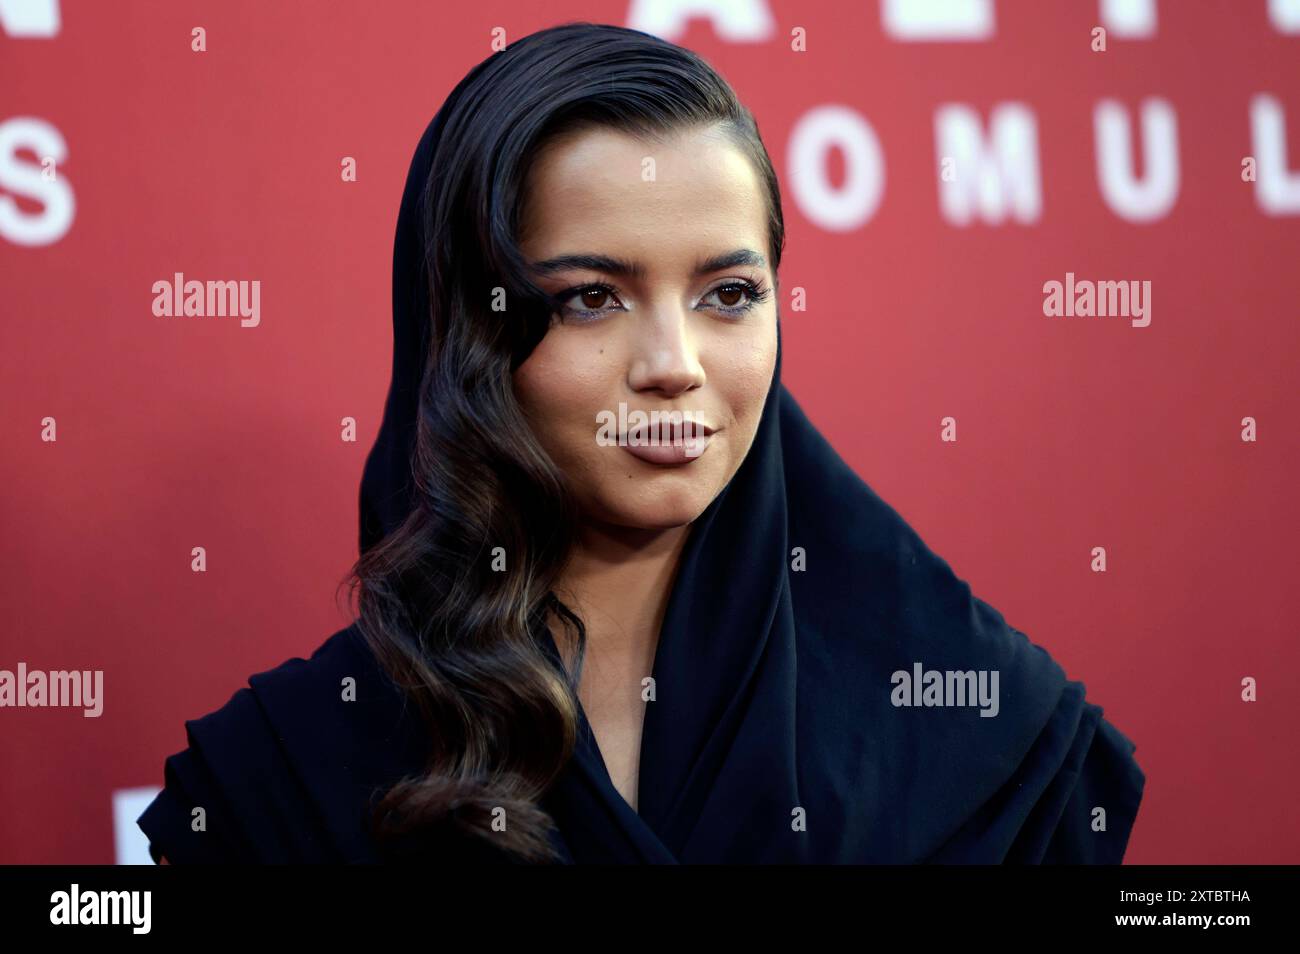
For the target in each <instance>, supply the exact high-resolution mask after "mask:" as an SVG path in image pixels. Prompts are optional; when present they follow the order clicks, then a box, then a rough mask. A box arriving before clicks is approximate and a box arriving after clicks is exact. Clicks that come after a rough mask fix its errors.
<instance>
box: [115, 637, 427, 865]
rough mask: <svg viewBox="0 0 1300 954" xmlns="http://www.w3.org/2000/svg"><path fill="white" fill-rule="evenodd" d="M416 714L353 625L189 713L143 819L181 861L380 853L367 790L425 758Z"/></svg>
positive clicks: (350, 857)
mask: <svg viewBox="0 0 1300 954" xmlns="http://www.w3.org/2000/svg"><path fill="white" fill-rule="evenodd" d="M413 715H414V714H413V713H408V712H407V711H406V706H405V700H404V697H403V696H402V694H401V693H400V691H399V690H398V689H397V687H396V686H395V685H394V684H393V683H392V681H391V680H390V679H388V677H387V676H386V674H385V673H383V672H382V670H381V669H380V667H379V665H378V662H377V660H376V659H375V658H374V656H373V654H372V653H371V652H370V650H369V648H368V646H367V645H366V642H365V639H364V637H363V636H362V635H361V633H360V631H359V630H358V629H357V628H356V626H355V624H354V625H353V626H349V627H348V628H346V629H343V630H340V631H339V632H336V633H335V634H333V635H332V636H330V637H329V638H328V639H327V640H325V642H323V643H322V644H321V645H320V646H318V647H317V649H316V650H315V651H314V652H313V653H312V654H311V656H310V657H309V658H305V659H304V658H302V657H293V658H291V659H287V660H285V661H284V662H282V663H280V664H279V665H277V666H275V667H274V668H272V669H269V670H266V671H263V672H259V673H255V674H254V675H252V676H250V677H249V679H248V685H247V686H245V687H243V688H240V689H238V690H236V691H235V692H234V693H233V694H232V695H231V697H230V699H229V700H228V701H227V702H226V703H225V704H224V705H222V706H221V707H220V708H218V709H216V710H214V711H212V712H209V713H207V714H206V715H203V716H200V717H198V718H194V719H189V720H187V721H186V722H185V733H186V742H187V747H186V748H185V749H184V750H183V751H181V752H177V753H175V754H174V755H171V756H169V757H168V758H167V759H166V760H165V761H164V766H163V777H164V787H163V790H162V791H161V792H160V793H159V795H158V796H157V797H156V798H155V799H154V801H153V802H152V803H151V804H150V805H149V807H148V808H147V809H146V810H145V812H144V813H143V814H142V815H141V816H140V818H139V819H138V820H137V824H139V826H140V828H141V830H142V831H144V833H145V835H146V836H148V838H149V841H150V851H151V854H152V855H153V857H154V859H155V860H157V859H158V857H159V856H160V855H166V857H167V859H168V860H169V861H170V862H172V863H174V864H180V863H186V862H205V861H206V862H218V861H248V862H278V861H296V862H313V861H315V862H327V861H357V862H364V861H373V860H376V859H375V858H374V854H373V851H374V849H373V845H372V842H371V840H370V838H369V834H368V831H367V829H366V826H365V820H366V816H367V813H368V808H369V804H370V799H371V796H372V795H373V793H374V792H375V790H376V788H378V787H380V786H384V785H388V784H391V783H392V782H394V781H396V780H397V779H398V778H400V777H401V776H402V775H404V774H407V773H409V772H412V771H416V770H418V768H419V767H420V764H421V759H422V753H423V751H425V747H424V745H423V744H422V743H421V740H420V730H419V728H418V725H417V720H416V719H414V717H413Z"/></svg>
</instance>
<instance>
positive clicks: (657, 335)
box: [627, 307, 704, 398]
mask: <svg viewBox="0 0 1300 954" xmlns="http://www.w3.org/2000/svg"><path fill="white" fill-rule="evenodd" d="M641 318H642V320H641V321H639V322H637V326H638V327H637V328H636V331H635V335H636V341H635V342H634V343H633V348H632V362H631V364H630V366H629V367H628V375H627V383H628V386H629V387H630V388H631V389H632V390H633V391H637V392H641V391H657V392H658V393H660V394H661V395H663V396H664V397H668V398H673V397H676V396H677V395H679V394H682V393H684V392H686V391H691V390H694V389H695V388H698V387H702V386H703V385H704V367H703V365H701V364H700V357H699V351H698V347H697V345H696V342H695V337H694V334H693V333H692V331H691V328H690V323H689V321H688V317H687V315H686V314H685V313H684V312H683V311H682V309H681V308H680V307H665V308H660V309H657V310H655V311H654V312H653V313H643V315H642V316H641Z"/></svg>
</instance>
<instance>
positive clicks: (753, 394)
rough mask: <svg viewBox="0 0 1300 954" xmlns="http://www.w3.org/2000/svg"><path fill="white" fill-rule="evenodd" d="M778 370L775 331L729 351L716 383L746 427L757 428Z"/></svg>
mask: <svg viewBox="0 0 1300 954" xmlns="http://www.w3.org/2000/svg"><path fill="white" fill-rule="evenodd" d="M775 371H776V332H775V330H772V331H771V332H770V333H767V332H766V331H765V332H764V333H763V334H761V335H757V336H755V338H754V339H753V340H752V341H750V342H748V343H747V346H744V347H734V346H733V347H731V348H729V349H727V352H726V355H725V358H724V359H723V362H722V363H721V364H719V365H718V366H717V371H716V373H715V375H714V383H716V384H717V387H718V391H719V392H720V393H721V394H722V395H723V397H724V399H725V400H726V402H727V404H728V405H729V407H730V408H731V413H732V414H733V415H734V416H735V418H736V420H737V421H738V422H739V423H741V424H742V425H748V426H750V427H756V426H757V424H758V418H759V415H760V414H762V411H763V403H764V402H765V401H766V400H767V392H768V389H769V388H770V387H771V385H772V374H773V373H774V372H775Z"/></svg>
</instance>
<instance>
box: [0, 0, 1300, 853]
mask: <svg viewBox="0 0 1300 954" xmlns="http://www.w3.org/2000/svg"><path fill="white" fill-rule="evenodd" d="M691 6H694V7H695V8H697V9H698V10H700V11H704V14H705V15H702V16H690V15H689V13H688V12H687V11H688V9H689V8H690V7H691ZM713 7H716V8H717V10H727V11H729V12H717V11H714V12H712V13H710V12H709V11H710V10H712V9H713ZM570 19H585V20H595V21H605V22H613V23H621V24H625V25H629V26H638V27H641V28H644V29H648V30H651V31H652V32H657V33H660V34H661V35H665V36H667V37H668V38H670V39H673V40H675V41H676V42H679V43H682V44H684V45H686V46H689V47H691V48H693V49H695V50H697V51H699V52H700V53H702V54H703V55H704V56H706V57H707V58H708V59H709V60H710V61H711V62H713V63H714V64H715V65H716V66H717V67H718V68H719V69H720V70H721V71H722V73H723V74H724V75H725V76H727V77H728V78H729V79H730V80H731V81H732V82H733V83H734V85H735V86H736V87H737V89H738V91H739V92H740V94H741V96H742V98H743V99H744V100H745V101H746V102H747V103H748V104H749V105H750V106H751V108H752V109H753V110H754V112H755V113H756V115H757V117H758V120H759V124H760V127H761V129H762V132H763V134H764V137H765V139H766V141H767V144H768V148H769V151H770V152H771V154H772V157H773V160H774V162H775V164H776V166H777V170H778V172H779V174H780V177H781V182H782V188H783V191H784V203H785V214H786V222H787V226H788V231H789V235H788V252H787V257H786V260H785V262H784V265H783V268H782V290H783V292H785V291H786V290H787V289H788V290H790V291H791V292H793V291H794V290H795V289H796V288H799V289H803V291H804V295H805V301H806V310H802V311H800V310H796V309H795V307H794V306H793V300H792V299H791V298H786V299H785V301H784V302H783V311H784V315H785V317H784V334H785V380H786V382H787V383H788V384H789V386H790V388H791V390H792V391H793V392H794V393H795V395H796V396H797V397H799V398H800V399H801V400H802V402H803V403H804V405H805V407H806V409H807V410H808V412H809V414H810V416H811V417H812V419H813V421H814V422H815V423H816V424H817V425H818V426H819V427H820V428H822V430H823V431H824V433H826V434H827V436H828V437H829V438H830V439H831V441H832V442H833V444H834V445H835V446H836V447H837V448H838V449H839V450H840V452H841V453H842V454H843V455H844V456H845V457H846V459H847V460H848V461H849V462H850V463H851V464H852V465H853V466H854V467H855V468H856V469H857V471H858V472H859V473H860V474H861V475H862V476H863V478H864V479H866V480H867V481H868V482H869V483H870V484H871V485H872V486H873V487H874V488H875V489H876V490H877V491H878V492H879V493H880V494H881V495H882V496H883V497H884V498H885V499H886V500H887V501H889V502H890V503H892V504H893V505H894V506H895V507H897V508H898V509H899V511H900V512H901V513H902V514H903V515H904V517H905V518H907V519H908V520H909V521H910V522H911V523H912V524H913V526H915V527H916V528H917V530H918V531H919V532H920V533H921V534H922V536H923V537H924V538H925V539H926V540H927V542H928V543H929V544H930V545H931V546H932V547H933V548H934V549H935V550H936V551H938V552H939V553H940V554H941V555H943V556H944V557H945V558H946V559H948V561H949V562H950V563H951V564H952V566H953V568H954V569H955V570H956V572H957V573H958V575H960V576H962V577H963V578H965V579H966V580H968V581H969V582H970V583H971V586H972V588H973V589H974V590H975V592H976V593H977V594H978V595H980V596H982V597H983V598H985V599H986V600H988V601H989V602H991V603H992V604H993V605H994V606H996V607H997V608H999V609H1000V610H1001V611H1002V612H1003V614H1004V615H1005V616H1006V618H1007V619H1008V621H1009V622H1010V623H1011V624H1012V625H1014V626H1016V627H1017V628H1019V629H1021V630H1023V631H1025V632H1026V633H1028V634H1029V635H1030V637H1031V638H1032V639H1034V640H1035V641H1036V642H1038V643H1039V644H1040V645H1042V646H1044V647H1045V648H1046V649H1048V651H1049V652H1051V653H1052V654H1053V656H1054V657H1055V658H1056V659H1057V660H1058V661H1059V662H1060V663H1061V664H1062V665H1063V666H1064V667H1065V669H1066V671H1067V672H1068V673H1069V674H1070V675H1071V676H1072V677H1073V678H1077V679H1081V680H1083V681H1084V682H1085V683H1086V685H1087V687H1088V692H1089V696H1090V698H1091V699H1092V700H1093V701H1095V702H1098V703H1099V704H1101V705H1102V706H1103V707H1104V708H1105V710H1106V714H1107V716H1108V717H1109V718H1110V719H1111V720H1112V721H1113V722H1114V723H1115V724H1116V725H1118V726H1119V727H1120V728H1121V729H1122V730H1123V731H1124V732H1125V733H1126V734H1128V735H1129V736H1130V737H1131V738H1132V739H1134V740H1135V741H1136V742H1137V744H1138V750H1137V758H1138V760H1139V762H1140V764H1141V766H1142V767H1143V769H1144V770H1145V771H1146V773H1147V778H1148V783H1147V790H1146V796H1145V799H1144V801H1143V805H1142V810H1141V814H1140V815H1139V818H1138V822H1137V825H1136V827H1135V829H1134V831H1133V835H1132V839H1131V841H1130V848H1129V853H1128V856H1127V860H1128V861H1129V862H1137V863H1156V862H1170V863H1182V862H1211V863H1215V862H1290V863H1294V862H1300V815H1298V814H1297V811H1296V807H1295V806H1296V783H1297V781H1300V772H1298V771H1297V757H1296V753H1297V745H1296V732H1297V729H1298V728H1300V719H1298V718H1297V716H1298V715H1300V701H1298V700H1300V677H1298V675H1297V669H1298V664H1300V652H1298V651H1297V643H1296V637H1297V631H1296V624H1295V620H1296V614H1297V610H1300V595H1298V594H1300V588H1298V587H1297V586H1296V584H1295V573H1296V558H1295V539H1296V530H1297V527H1298V521H1297V505H1296V500H1295V484H1296V473H1297V467H1296V464H1297V445H1296V436H1295V423H1296V420H1297V419H1298V418H1300V401H1297V393H1298V392H1297V388H1296V373H1295V372H1296V358H1297V340H1298V337H1300V336H1298V335H1297V331H1296V323H1297V320H1298V319H1300V313H1297V305H1296V300H1297V299H1296V287H1297V261H1298V260H1300V255H1298V254H1297V253H1298V252H1300V3H1297V2H1295V0H1271V2H1270V0H1222V2H1214V0H1187V2H1180V3H1173V2H1169V0H1160V2H1158V3H1157V2H1154V0H1152V2H1149V3H1148V2H1142V0H1121V2H1113V3H1108V2H1101V0H1071V2H1064V0H1062V2H1047V0H997V2H992V0H950V2H947V0H946V2H938V0H915V2H913V0H902V2H896V3H895V2H890V0H863V2H853V3H849V2H836V3H805V2H799V3H795V2H789V0H787V2H773V3H761V2H755V3H749V4H745V3H731V4H722V3H718V4H715V5H712V6H711V5H710V4H707V3H695V4H693V5H691V4H685V3H675V2H669V0H661V2H657V3H630V4H628V3H615V2H591V3H572V2H571V3H552V4H546V5H545V6H544V7H543V6H539V5H537V4H525V3H518V2H508V3H507V2H491V0H487V2H480V3H475V4H471V5H469V6H468V7H464V6H455V7H453V5H451V4H438V3H418V2H408V3H384V4H367V3H311V2H287V0H280V2H265V0H241V2H232V0H227V2H222V3H199V2H193V3H191V2H182V3H174V2H162V0H158V2H150V3H91V2H70V0H64V2H62V3H58V2H54V0H0V90H2V91H3V92H0V266H2V272H0V275H2V277H3V297H2V298H0V301H2V302H3V314H4V318H3V328H4V342H3V348H2V349H0V361H2V362H3V377H2V380H0V386H2V387H3V415H2V417H0V421H2V423H3V428H4V440H3V443H2V444H0V460H2V461H3V475H4V486H5V494H4V499H3V503H2V504H0V507H2V508H3V509H2V512H3V533H2V534H0V557H2V559H3V575H2V580H0V587H2V590H0V599H2V600H3V606H4V607H5V610H6V612H7V614H8V616H9V621H8V623H7V624H6V625H5V626H4V629H3V633H2V634H0V669H6V670H10V671H16V669H17V666H18V664H19V663H20V662H21V663H25V664H26V665H27V667H28V668H29V669H47V670H52V669H78V670H96V669H98V670H102V671H103V674H104V676H103V679H104V683H103V686H104V689H103V694H104V701H103V712H102V715H100V716H99V717H98V718H85V717H84V716H83V714H82V711H81V710H79V709H75V708H64V709H56V708H0V765H3V766H4V769H3V771H2V772H0V860H2V861H5V862H44V861H50V862H78V861H84V862H111V861H113V860H115V859H119V860H124V861H125V860H135V859H139V858H140V857H141V854H140V847H141V846H140V844H139V843H138V841H136V840H135V839H137V838H138V837H139V836H138V833H137V832H136V831H135V829H134V824H133V820H134V818H135V816H136V815H137V814H138V812H139V810H140V808H142V807H143V803H144V801H145V800H147V798H148V796H149V794H150V792H149V791H148V787H150V786H157V785H159V784H161V781H162V762H163V758H164V757H165V756H166V755H168V754H171V753H172V752H175V751H178V750H179V749H180V748H182V747H183V746H184V743H185V739H184V730H183V725H182V722H183V720H185V719H187V718H193V717H197V716H199V715H201V714H204V713H206V712H209V711H211V710H212V709H215V708H217V707H218V706H220V705H221V704H223V703H224V702H225V701H226V700H227V699H228V698H229V696H230V695H231V693H232V692H234V690H235V689H236V688H238V687H239V686H241V685H243V683H244V679H245V678H246V677H247V676H248V675H249V674H250V673H252V672H256V671H261V670H264V669H267V668H270V667H272V666H274V665H276V664H278V663H280V662H281V661H283V660H284V659H286V658H288V657H289V656H293V655H303V656H305V655H308V654H309V653H310V651H311V650H312V649H313V648H315V646H317V645H318V644H319V643H320V642H321V641H323V640H324V638H325V637H326V636H328V635H329V634H330V633H332V632H334V631H335V630H336V629H339V628H341V627H342V626H343V625H345V624H346V622H347V618H346V617H345V616H344V614H343V612H342V611H341V610H340V609H339V608H338V607H337V606H336V604H335V601H334V586H335V583H336V582H337V581H338V579H339V578H340V577H341V576H342V574H343V573H344V572H345V571H346V570H347V568H348V566H349V565H350V563H351V560H352V559H353V557H354V556H355V551H356V536H357V526H356V523H357V521H356V494H357V488H358V482H359V479H360V474H361V469H362V464H363V461H364V458H365V454H366V452H367V450H368V449H369V446H370V442H371V441H372V440H373V438H374V435H375V432H376V429H377V427H378V425H379V420H380V415H381V411H382V407H383V401H384V396H385V391H386V386H387V380H388V370H389V356H390V341H391V339H390V324H389V322H390V314H389V301H390V298H389V296H390V268H391V252H392V238H393V227H394V222H395V219H396V211H397V206H398V200H399V197H400V194H401V190H402V186H403V182H404V178H405V175H406V170H407V165H408V162H409V160H410V157H411V152H412V150H413V148H414V146H415V143H416V140H417V139H418V138H419V136H420V133H421V132H422V131H423V129H424V127H425V124H426V123H427V122H428V120H429V118H430V117H431V116H432V115H433V113H434V111H435V110H436V109H437V107H438V106H439V105H440V104H441V102H442V100H443V98H444V97H445V95H446V94H447V93H448V92H449V91H450V89H451V87H452V86H453V85H454V83H455V82H456V81H457V80H458V79H459V78H460V77H461V76H462V75H463V74H464V73H465V72H466V71H467V70H468V69H469V68H470V67H471V66H472V65H474V64H475V63H477V62H478V61H479V60H481V59H482V58H484V57H485V56H487V55H488V54H489V53H490V52H491V51H492V46H491V43H492V41H493V37H494V34H493V30H494V29H495V28H501V29H502V30H504V31H505V32H504V36H505V39H506V40H507V41H509V40H513V39H515V38H517V37H519V36H522V35H524V34H527V33H530V32H532V31H534V30H536V29H539V28H542V27H545V26H549V25H552V24H554V23H557V22H560V21H562V20H570ZM196 27H202V28H203V30H204V31H205V32H204V41H205V46H206V49H205V50H203V51H201V52H200V51H196V50H195V49H194V48H193V47H194V45H195V40H194V34H193V32H192V31H193V30H194V28H196ZM1098 27H1100V28H1102V29H1104V30H1106V34H1105V39H1106V48H1105V50H1104V51H1102V50H1096V49H1094V48H1093V47H1094V46H1096V45H1097V44H1098V39H1097V38H1098V36H1099V35H1098V34H1095V33H1094V28H1098ZM981 156H982V157H983V159H984V164H983V165H982V166H981V165H980V164H979V163H980V157H981ZM47 157H48V158H49V160H50V161H49V162H46V161H45V160H46V159H47ZM348 157H351V158H352V159H354V160H355V162H356V180H355V181H345V179H344V177H343V176H342V175H341V164H342V163H343V162H344V160H345V159H346V158H348ZM945 158H952V159H953V160H954V162H953V163H948V164H945V163H944V162H943V160H944V159H945ZM1246 160H1253V161H1246ZM945 169H946V170H947V171H946V172H945ZM42 170H44V172H43V171H42ZM176 272H182V273H184V274H185V276H186V278H192V279H198V280H201V281H207V280H234V281H248V282H252V281H254V280H256V281H258V282H260V288H261V299H260V320H259V322H258V324H257V325H256V326H255V327H244V326H243V325H241V323H240V321H239V319H238V318H161V317H156V316H155V315H154V313H153V307H152V306H153V300H154V292H153V291H152V288H153V284H154V283H155V282H158V281H166V282H170V281H171V280H172V277H173V275H174V273H176ZM1067 272H1068V273H1073V275H1074V276H1075V280H1076V281H1082V280H1085V279H1086V280H1092V281H1126V280H1133V281H1139V282H1143V281H1149V282H1150V283H1151V285H1150V289H1151V290H1150V297H1149V301H1148V302H1147V303H1148V304H1149V306H1150V312H1149V316H1150V319H1151V320H1150V323H1149V324H1146V325H1145V326H1142V324H1141V322H1139V323H1137V324H1135V323H1134V321H1132V320H1130V319H1128V318H1113V317H1112V318H1065V317H1048V316H1045V314H1044V298H1045V295H1044V283H1046V282H1049V281H1053V280H1056V281H1061V282H1064V281H1065V280H1066V273H1067ZM1157 300H1158V303H1157ZM345 417H353V418H355V419H356V422H357V440H356V441H355V442H348V441H345V440H343V439H341V437H340V434H341V427H340V421H341V420H342V419H343V418H345ZM947 417H951V418H953V419H954V420H955V422H956V437H957V440H956V441H945V440H943V439H942V433H941V432H942V427H941V421H942V420H943V419H944V418H947ZM1247 417H1249V418H1253V419H1254V421H1255V428H1256V434H1255V437H1256V439H1255V440H1253V441H1252V440H1243V430H1244V429H1245V427H1244V426H1243V418H1247ZM46 418H53V419H54V422H55V436H56V440H53V441H51V440H48V439H45V438H46V437H48V436H49V435H48V426H47V425H46V424H43V423H42V422H43V421H44V420H45V419H46ZM828 503H829V502H828ZM197 546H202V547H204V548H205V549H206V553H207V568H206V571H205V572H193V571H192V569H191V560H192V556H191V550H192V548H194V547H197ZM1095 547H1104V548H1105V551H1106V569H1105V571H1104V572H1098V571H1097V570H1095V569H1094V556H1093V549H1094V548H1095ZM1247 677H1249V678H1253V679H1255V680H1256V681H1257V692H1258V696H1257V701H1253V702H1251V701H1244V700H1243V698H1242V693H1243V689H1242V683H1243V679H1246V678H1247ZM141 788H143V789H145V790H144V791H141V790H140V789H141ZM115 804H116V806H117V813H118V821H119V833H118V834H116V835H115V826H114V805H115Z"/></svg>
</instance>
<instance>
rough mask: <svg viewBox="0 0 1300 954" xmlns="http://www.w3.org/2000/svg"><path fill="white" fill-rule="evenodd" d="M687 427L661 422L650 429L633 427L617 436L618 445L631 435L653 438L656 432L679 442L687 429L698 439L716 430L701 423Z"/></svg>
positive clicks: (693, 422)
mask: <svg viewBox="0 0 1300 954" xmlns="http://www.w3.org/2000/svg"><path fill="white" fill-rule="evenodd" d="M689 425H690V426H689V428H687V427H686V422H683V423H680V424H679V423H677V422H675V421H674V422H668V421H661V422H660V423H659V425H658V427H651V426H650V425H649V424H647V425H645V426H644V427H633V428H629V429H628V430H627V431H625V432H624V433H622V434H619V441H620V443H622V442H624V441H626V440H628V439H629V438H630V437H632V436H633V435H638V436H641V435H644V436H646V437H653V436H655V433H656V431H657V432H658V436H659V437H660V438H663V437H665V436H667V437H668V438H669V439H670V440H672V441H680V440H682V439H683V437H682V432H683V431H684V430H688V429H689V431H690V434H691V437H693V438H696V439H698V438H702V437H708V436H709V435H710V434H712V433H713V432H714V431H715V430H717V428H715V427H712V426H711V425H709V424H705V423H703V422H702V421H690V422H689Z"/></svg>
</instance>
